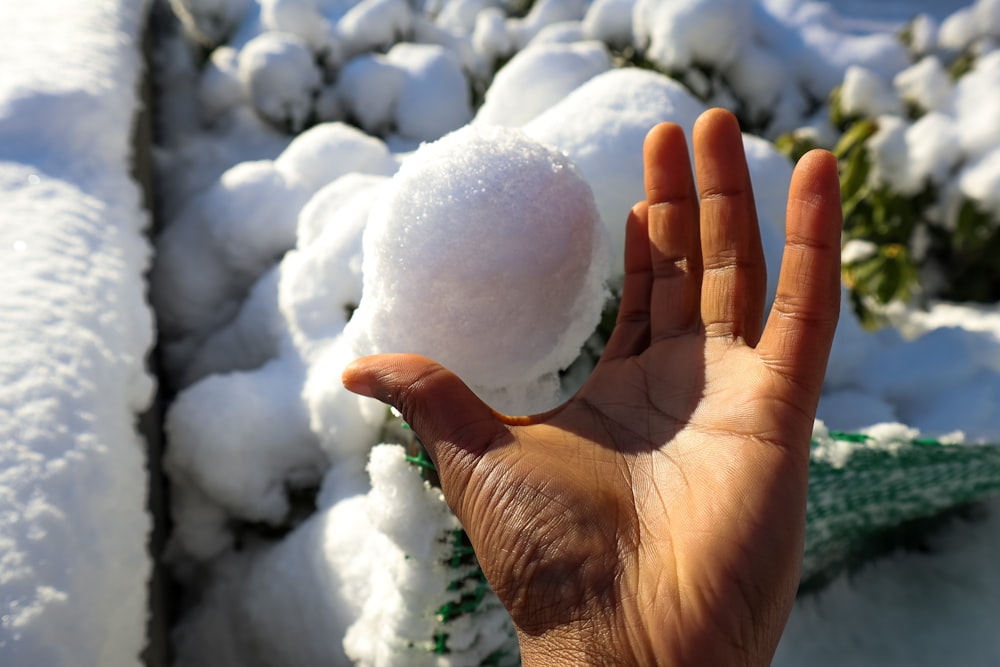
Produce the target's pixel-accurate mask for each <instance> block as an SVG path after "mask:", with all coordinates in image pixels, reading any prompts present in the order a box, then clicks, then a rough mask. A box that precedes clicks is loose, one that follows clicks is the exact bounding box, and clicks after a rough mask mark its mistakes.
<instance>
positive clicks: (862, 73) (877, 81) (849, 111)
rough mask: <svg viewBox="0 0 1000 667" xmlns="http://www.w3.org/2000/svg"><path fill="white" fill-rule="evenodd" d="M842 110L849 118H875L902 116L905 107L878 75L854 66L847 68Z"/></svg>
mask: <svg viewBox="0 0 1000 667" xmlns="http://www.w3.org/2000/svg"><path fill="white" fill-rule="evenodd" d="M840 108H841V110H842V111H843V112H844V114H845V115H848V116H865V117H875V116H880V115H882V114H900V113H902V110H903V105H902V102H901V101H900V99H899V97H897V96H896V93H895V91H894V90H893V89H892V87H891V86H890V85H889V84H888V83H887V82H886V81H883V80H882V79H881V78H880V77H879V76H878V74H876V73H875V72H872V71H871V70H869V69H866V68H864V67H860V66H857V65H852V66H851V67H848V68H847V72H845V74H844V83H843V85H841V87H840Z"/></svg>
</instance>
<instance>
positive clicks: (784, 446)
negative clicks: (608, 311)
mask: <svg viewBox="0 0 1000 667" xmlns="http://www.w3.org/2000/svg"><path fill="white" fill-rule="evenodd" d="M693 142H694V157H695V171H696V174H697V183H698V184H699V187H700V197H699V193H698V192H697V191H696V189H695V184H694V179H693V178H692V174H691V169H690V166H689V162H688V151H687V144H686V141H685V138H684V134H683V131H682V130H681V129H680V127H678V126H677V125H674V124H671V123H663V124H660V125H658V126H656V127H655V128H653V129H652V130H651V131H650V133H649V134H648V136H647V138H646V142H645V146H644V149H643V158H644V164H645V171H644V180H645V190H646V200H645V201H644V202H640V203H639V204H637V205H636V206H635V207H634V208H633V209H632V211H631V213H630V214H629V218H628V223H627V228H626V243H625V274H626V275H625V281H624V287H623V294H622V301H621V309H620V312H619V315H618V321H617V324H616V326H615V330H614V333H613V335H612V336H611V339H610V340H609V342H608V345H607V347H606V349H605V351H604V354H603V356H602V357H601V360H600V362H599V363H598V364H597V366H596V368H595V369H594V371H593V374H592V375H591V377H590V378H589V380H588V381H587V382H586V383H585V385H584V386H583V387H582V388H581V389H580V391H579V392H578V393H577V394H576V395H575V396H574V397H573V398H572V399H571V400H570V401H568V402H567V403H565V404H563V405H562V406H560V407H558V408H556V409H555V410H552V411H550V412H547V413H545V414H542V415H534V416H530V417H511V416H506V415H502V414H499V413H497V412H495V411H493V410H492V409H491V408H489V407H488V406H487V405H486V404H484V403H483V402H482V401H481V400H480V399H479V398H477V397H476V395H475V394H473V393H472V391H471V390H470V389H469V388H468V387H467V386H466V385H465V384H463V383H462V381H461V380H460V379H459V378H458V377H456V376H455V375H454V374H452V373H451V372H449V371H448V370H446V369H444V368H443V367H441V366H440V365H438V364H436V363H434V362H433V361H431V360H429V359H426V358H424V357H420V356H417V355H397V354H389V355H376V356H370V357H365V358H362V359H360V360H358V361H356V362H354V363H352V364H351V365H350V366H348V367H347V369H346V370H345V371H344V374H343V381H344V384H345V385H346V386H347V387H348V388H349V389H351V390H352V391H355V392H357V393H360V394H363V395H366V396H370V397H374V398H377V399H380V400H382V401H384V402H386V403H389V404H391V405H393V406H395V407H396V408H397V409H399V410H400V411H401V412H402V414H403V418H404V419H405V420H406V421H407V422H408V423H409V424H410V425H411V426H412V428H413V429H414V430H415V431H416V433H417V434H418V435H419V436H420V438H421V440H422V442H423V443H424V445H425V447H426V448H427V451H428V454H429V455H430V456H431V458H432V459H433V460H434V462H435V464H436V465H437V468H438V472H439V475H440V478H441V488H442V491H443V493H444V496H445V499H446V500H447V502H448V504H449V506H450V507H451V508H452V510H453V511H454V512H455V514H456V515H457V516H458V518H459V519H460V520H461V522H462V525H463V526H464V527H465V529H466V531H467V532H468V534H469V539H470V540H471V542H472V545H473V546H474V548H475V551H476V555H477V557H478V559H479V563H480V565H481V567H482V569H483V572H484V573H485V574H486V577H487V579H488V580H489V582H490V585H491V586H492V587H493V589H494V590H495V591H496V593H497V595H498V597H499V598H500V600H501V602H502V603H503V604H504V606H505V607H506V608H507V610H508V611H509V612H510V614H511V617H512V618H513V620H514V624H515V626H516V628H517V633H518V639H519V642H520V646H521V655H522V661H523V664H524V665H526V666H529V667H530V666H537V665H541V666H547V665H570V664H572V665H699V666H705V665H766V664H769V662H770V660H771V658H772V656H773V654H774V650H775V648H776V646H777V644H778V640H779V639H780V636H781V633H782V630H783V629H784V626H785V623H786V621H787V618H788V614H789V612H790V610H791V606H792V603H793V600H794V596H795V591H796V587H797V585H798V581H799V574H800V570H801V565H802V549H803V534H804V529H805V508H806V486H807V479H808V469H809V442H810V436H811V433H812V426H813V419H814V417H815V414H816V405H817V401H818V400H819V394H820V389H821V385H822V381H823V374H824V372H825V369H826V363H827V358H828V356H829V350H830V345H831V343H832V340H833V335H834V331H835V329H836V323H837V316H838V313H839V301H840V230H841V209H840V189H839V185H838V180H837V163H836V160H835V158H834V157H833V156H832V155H830V154H829V153H827V152H825V151H813V152H811V153H809V154H807V155H806V156H805V157H803V158H802V159H801V160H800V161H799V163H798V165H797V166H796V168H795V172H794V175H793V177H792V182H791V187H790V189H789V195H788V213H787V222H786V225H787V226H786V245H785V251H784V259H783V263H782V268H781V274H780V276H779V281H778V289H777V295H776V297H775V300H774V304H773V306H772V308H771V311H770V314H769V316H768V318H767V322H766V325H765V324H764V304H765V289H766V272H765V265H764V257H763V253H762V250H761V241H760V232H759V229H758V225H757V220H756V213H755V208H754V203H753V193H752V190H751V185H750V178H749V173H748V171H747V168H746V160H745V157H744V153H743V143H742V139H741V135H740V131H739V126H738V124H737V121H736V119H735V118H734V117H733V116H732V115H731V114H730V113H728V112H726V111H723V110H720V109H713V110H710V111H708V112H706V113H705V114H703V115H702V116H701V117H700V118H699V119H698V121H697V123H696V124H695V127H694V132H693ZM488 353H489V352H488V350H484V354H488Z"/></svg>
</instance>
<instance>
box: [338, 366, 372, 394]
mask: <svg viewBox="0 0 1000 667" xmlns="http://www.w3.org/2000/svg"><path fill="white" fill-rule="evenodd" d="M340 381H341V382H343V383H344V388H346V389H347V391H352V392H354V393H355V394H358V395H359V396H364V397H366V398H375V390H374V389H373V388H372V386H371V385H370V384H368V383H367V382H362V381H361V380H358V379H356V378H353V377H350V375H349V374H348V373H347V372H346V371H345V373H344V374H343V376H341V378H340Z"/></svg>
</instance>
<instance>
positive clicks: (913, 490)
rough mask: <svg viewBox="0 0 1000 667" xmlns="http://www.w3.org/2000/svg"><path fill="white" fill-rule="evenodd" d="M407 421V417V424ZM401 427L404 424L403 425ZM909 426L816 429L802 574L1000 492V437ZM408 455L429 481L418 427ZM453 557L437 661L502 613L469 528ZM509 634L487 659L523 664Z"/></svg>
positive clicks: (810, 576)
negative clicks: (462, 634) (985, 440)
mask: <svg viewBox="0 0 1000 667" xmlns="http://www.w3.org/2000/svg"><path fill="white" fill-rule="evenodd" d="M403 428H404V429H405V425H404V426H403ZM396 432H397V434H398V433H399V431H398V430H397V431H396ZM909 435H910V434H909V433H908V432H906V431H905V429H902V428H900V429H897V431H896V432H895V433H893V432H892V431H890V432H889V434H888V435H886V434H882V435H879V434H875V433H873V434H863V433H842V432H827V431H825V430H824V429H822V428H819V429H818V430H817V433H816V434H815V435H814V439H813V441H812V445H811V450H810V467H809V491H808V505H807V509H806V534H805V554H804V559H803V569H802V581H803V584H804V585H812V586H813V587H815V585H819V584H821V583H822V582H825V581H828V580H829V579H831V578H832V577H834V576H836V575H837V574H838V573H840V572H841V571H843V570H844V569H845V568H846V567H848V566H849V565H850V564H852V563H854V564H856V563H857V562H858V560H859V558H860V560H861V561H864V560H865V556H864V554H870V553H872V550H871V549H870V548H869V546H870V543H871V542H872V541H878V540H879V539H881V536H883V535H884V534H885V533H886V531H887V530H891V529H892V528H894V527H897V526H900V525H903V524H905V523H907V522H911V521H914V520H918V519H924V518H927V517H932V516H935V515H940V514H941V513H943V512H947V511H948V510H951V509H953V508H957V507H961V506H966V505H968V504H969V503H973V502H976V501H980V500H984V499H985V498H987V497H988V496H990V495H993V494H996V493H1000V444H975V445H972V444H956V443H947V442H941V441H937V440H930V439H921V438H915V437H909ZM407 444H408V448H409V451H410V456H409V457H408V460H409V461H410V462H411V463H412V464H413V465H415V466H418V467H420V469H421V471H422V472H423V474H424V478H425V479H426V480H428V483H436V480H437V472H436V470H435V469H434V465H433V463H432V462H431V461H430V459H429V458H427V456H426V454H425V453H424V452H423V448H422V447H420V445H419V441H417V440H416V439H415V438H414V437H413V435H412V432H410V433H409V438H408V443H407ZM450 540H451V545H452V549H451V552H450V553H451V555H450V557H449V559H448V561H447V566H448V567H450V568H451V569H453V570H454V572H455V578H454V579H453V580H452V584H451V586H450V587H449V590H450V591H454V593H455V597H454V599H453V600H452V601H450V602H448V603H447V604H445V605H444V606H442V607H441V608H440V609H438V610H436V614H437V617H438V619H439V620H440V621H441V624H440V628H441V630H440V631H439V632H438V633H437V634H436V635H435V636H434V637H433V638H432V642H431V644H432V645H433V647H434V652H435V653H437V654H438V655H439V656H440V657H441V660H440V661H439V664H442V665H446V664H450V663H449V662H448V660H447V657H448V655H449V653H450V648H449V643H448V641H449V632H448V628H449V625H450V624H452V623H456V622H459V623H462V624H468V623H472V624H473V625H475V624H476V623H477V622H479V618H480V615H483V618H484V620H485V614H487V613H490V614H491V615H492V616H493V617H494V619H495V615H496V607H497V605H498V604H499V602H498V601H497V599H496V596H495V595H494V594H493V592H492V591H491V590H490V589H489V584H488V583H487V582H486V578H485V577H484V576H483V574H482V571H481V570H480V569H479V567H478V564H477V562H476V559H475V553H474V552H473V550H472V546H471V544H470V543H469V540H468V537H467V536H466V535H465V533H464V532H463V531H461V530H458V531H455V532H454V533H453V534H452V535H451V537H450ZM491 624H492V625H494V626H495V625H496V621H495V620H492V621H491ZM505 631H506V632H507V633H509V639H510V641H509V642H508V644H507V645H506V647H505V648H504V649H503V650H500V651H497V652H495V653H493V654H491V655H490V656H489V657H488V658H487V659H485V660H484V661H482V662H481V663H480V664H482V665H490V666H497V667H499V666H507V665H517V664H519V663H520V660H519V657H518V655H517V642H516V637H515V635H514V630H513V626H512V625H510V624H509V619H508V622H507V626H506V630H505Z"/></svg>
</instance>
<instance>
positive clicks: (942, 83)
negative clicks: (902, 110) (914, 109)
mask: <svg viewBox="0 0 1000 667" xmlns="http://www.w3.org/2000/svg"><path fill="white" fill-rule="evenodd" d="M893 85H894V86H895V88H896V90H897V91H898V92H899V94H900V95H901V96H902V97H903V99H905V100H907V101H908V102H911V103H913V104H916V105H917V106H918V107H920V108H921V109H923V110H925V111H944V110H945V109H946V108H947V106H948V103H949V101H950V100H951V96H952V92H953V90H954V84H953V83H952V80H951V77H950V76H949V74H948V72H947V71H946V70H945V69H944V66H943V65H942V64H941V61H940V60H938V59H937V58H935V57H934V56H926V57H925V58H923V59H922V60H920V62H917V63H915V64H914V65H912V66H910V67H908V68H906V69H904V70H903V71H902V72H900V73H899V74H897V75H896V78H895V79H893Z"/></svg>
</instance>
